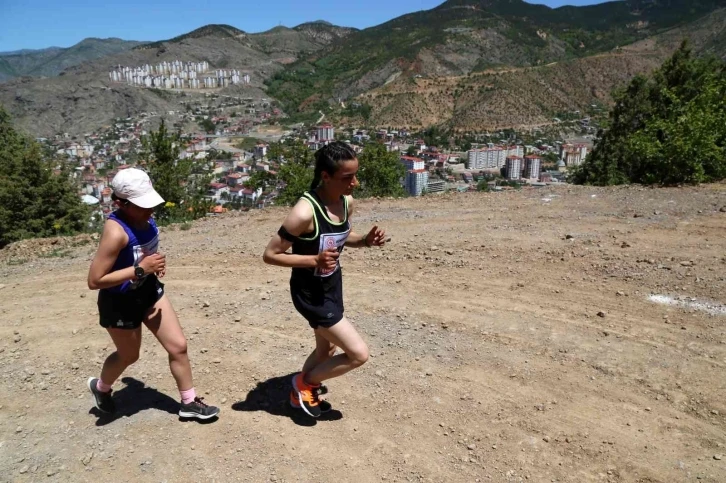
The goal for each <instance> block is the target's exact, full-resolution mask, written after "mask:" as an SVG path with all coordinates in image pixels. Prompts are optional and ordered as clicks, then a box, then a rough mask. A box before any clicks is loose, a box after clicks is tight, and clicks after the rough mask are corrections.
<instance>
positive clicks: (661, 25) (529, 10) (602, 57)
mask: <svg viewBox="0 0 726 483" xmlns="http://www.w3.org/2000/svg"><path fill="white" fill-rule="evenodd" d="M686 37H687V38H689V39H690V42H691V44H692V46H693V48H694V49H695V50H696V51H697V52H699V53H701V54H704V55H716V56H718V57H722V58H723V57H724V56H725V55H726V0H690V1H689V0H627V1H618V2H608V3H603V4H599V5H593V6H587V7H560V8H556V9H552V8H549V7H546V6H542V5H534V4H529V3H526V2H523V1H521V0H448V1H446V2H444V3H442V4H441V5H440V6H438V7H436V8H434V9H431V10H427V11H420V12H414V13H411V14H407V15H404V16H401V17H398V18H395V19H392V20H391V21H389V22H386V23H384V24H381V25H378V26H375V27H371V28H367V29H364V30H357V29H352V28H345V27H337V26H334V25H332V24H329V23H327V22H324V21H319V22H311V23H306V24H302V25H299V26H297V27H294V28H287V27H282V26H280V27H275V28H273V29H271V30H269V31H266V32H262V33H247V32H243V31H241V30H238V29H236V28H235V27H232V26H230V25H207V26H204V27H201V28H199V29H197V30H194V31H192V32H189V33H187V34H184V35H180V36H178V37H175V38H173V39H169V40H166V41H161V42H152V43H135V44H133V45H132V43H123V44H122V43H119V42H123V41H117V42H116V43H115V44H114V45H115V47H116V48H118V49H119V50H120V51H118V52H113V53H110V54H107V55H99V56H98V57H95V58H89V59H86V60H84V61H83V62H77V63H75V64H74V65H72V63H69V64H68V66H67V67H66V68H65V70H63V71H62V72H61V74H62V75H59V76H57V77H47V78H43V79H34V78H29V77H21V78H17V79H11V80H10V81H8V82H5V83H2V84H0V103H2V104H4V105H5V106H6V107H7V108H8V109H9V110H10V112H11V113H12V114H13V115H14V117H15V118H16V120H17V121H18V122H19V123H20V125H21V126H23V127H25V128H26V129H27V130H29V131H30V132H33V133H35V134H42V135H48V134H54V133H57V132H58V131H59V130H60V129H63V130H65V131H67V132H83V131H88V130H91V129H93V128H96V127H98V126H100V125H103V124H108V123H109V122H110V120H111V119H113V118H114V117H119V116H124V117H125V116H128V115H133V114H134V113H136V112H140V111H148V110H157V111H164V110H171V109H175V108H178V106H179V101H180V100H181V99H182V96H181V95H175V94H171V93H168V92H167V93H163V94H162V93H159V92H156V91H155V90H149V89H139V88H133V87H130V86H126V85H123V84H114V83H111V82H109V80H108V71H109V69H110V68H111V66H114V65H128V66H135V65H141V64H145V63H149V64H155V63H158V62H160V61H164V60H169V61H170V60H176V59H179V60H185V61H191V60H194V61H198V60H207V61H209V63H210V64H211V65H212V66H214V67H217V68H233V67H234V68H239V69H240V70H243V71H245V72H247V73H250V74H251V76H252V79H253V82H252V85H251V86H245V87H240V86H234V87H229V88H226V90H227V91H228V92H231V93H242V92H244V93H245V94H246V95H249V96H267V97H272V98H274V99H277V100H278V101H279V102H280V103H281V105H282V106H283V107H284V110H285V111H286V112H287V113H288V114H290V115H292V116H293V117H298V118H301V119H303V118H306V116H312V115H314V114H317V112H318V111H319V110H323V109H326V110H327V112H329V113H330V118H333V119H336V120H338V121H340V122H345V121H349V122H357V123H362V122H365V123H367V124H370V125H380V126H388V125H392V126H401V127H403V126H406V127H423V126H430V125H446V126H448V127H452V128H455V129H460V130H481V129H494V128H502V127H522V126H535V125H541V124H545V123H547V122H548V121H550V120H551V118H552V116H553V115H554V114H556V113H558V112H562V111H567V110H576V109H577V110H583V109H587V107H588V106H592V105H593V104H596V105H602V104H607V103H608V102H610V96H609V94H610V91H611V89H612V88H613V87H616V86H619V85H623V84H624V83H626V82H627V81H628V80H629V79H630V78H631V77H632V76H633V75H635V74H638V73H642V72H647V71H650V70H652V69H653V68H655V67H656V66H658V65H659V64H660V63H661V62H662V61H663V60H664V59H665V58H666V57H667V56H668V55H670V53H671V52H672V51H673V50H674V49H675V48H676V47H677V46H678V45H679V44H680V42H681V41H682V40H683V39H684V38H686ZM84 42H87V41H83V42H81V43H80V44H78V45H81V44H84ZM75 47H78V46H74V47H72V48H71V49H73V48H75ZM48 50H49V51H50V53H49V52H45V51H43V54H42V55H47V56H52V55H53V53H54V52H55V53H56V58H57V57H58V56H59V55H61V56H68V53H65V52H63V53H58V52H56V51H55V50H53V49H48ZM67 50H70V49H67ZM100 50H101V49H100V48H97V49H96V51H100ZM76 51H78V49H76ZM17 55H26V56H28V55H36V56H39V55H41V53H38V52H36V53H32V52H31V53H25V54H20V53H10V54H3V55H0V69H2V65H3V64H2V62H3V59H6V58H8V57H13V56H17ZM48 58H49V59H50V58H51V57H48ZM74 58H75V59H78V58H79V57H78V56H77V55H76V56H75V57H74ZM59 65H61V63H59V62H57V61H55V63H54V62H48V63H47V64H43V63H42V62H41V61H38V63H37V64H36V65H35V66H34V67H32V68H25V69H18V68H15V70H14V72H16V73H19V72H24V74H22V75H26V76H27V75H29V74H34V73H41V72H46V74H38V75H52V73H53V72H57V71H58V70H59V69H60V68H59V67H58V66H59ZM44 69H45V70H44ZM186 95H187V96H188V95H192V96H193V95H200V94H199V93H196V94H194V93H186ZM352 106H366V109H359V110H356V109H354V108H352ZM331 107H332V110H331Z"/></svg>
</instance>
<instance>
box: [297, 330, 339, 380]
mask: <svg viewBox="0 0 726 483" xmlns="http://www.w3.org/2000/svg"><path fill="white" fill-rule="evenodd" d="M335 349H336V347H335V344H333V343H332V342H329V341H328V340H327V339H326V338H325V337H323V336H322V335H320V334H319V333H318V332H317V331H315V350H313V351H312V352H311V353H310V355H309V356H308V358H307V359H306V360H305V364H303V368H302V372H303V373H308V372H310V371H312V370H313V368H315V367H316V366H318V365H319V364H322V363H323V362H325V361H327V360H328V359H330V358H331V357H333V356H334V355H335Z"/></svg>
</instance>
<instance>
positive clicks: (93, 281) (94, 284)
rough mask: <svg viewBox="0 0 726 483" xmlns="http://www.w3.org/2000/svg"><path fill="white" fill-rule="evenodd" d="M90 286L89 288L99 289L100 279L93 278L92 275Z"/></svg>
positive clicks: (89, 280)
mask: <svg viewBox="0 0 726 483" xmlns="http://www.w3.org/2000/svg"><path fill="white" fill-rule="evenodd" d="M88 288H89V290H98V289H99V286H98V281H97V280H93V279H92V278H91V277H88Z"/></svg>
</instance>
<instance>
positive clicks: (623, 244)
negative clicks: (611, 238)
mask: <svg viewBox="0 0 726 483" xmlns="http://www.w3.org/2000/svg"><path fill="white" fill-rule="evenodd" d="M620 248H630V243H628V242H626V241H624V242H623V243H622V244H621V245H620Z"/></svg>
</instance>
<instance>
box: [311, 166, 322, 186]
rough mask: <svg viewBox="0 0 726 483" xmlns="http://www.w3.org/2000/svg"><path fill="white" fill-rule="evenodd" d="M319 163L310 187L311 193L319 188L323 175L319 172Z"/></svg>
mask: <svg viewBox="0 0 726 483" xmlns="http://www.w3.org/2000/svg"><path fill="white" fill-rule="evenodd" d="M317 164H318V163H315V174H314V175H313V183H312V184H311V185H310V191H313V190H314V189H315V188H317V187H318V185H319V184H320V179H321V178H322V174H321V173H320V171H319V170H318V166H317Z"/></svg>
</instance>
